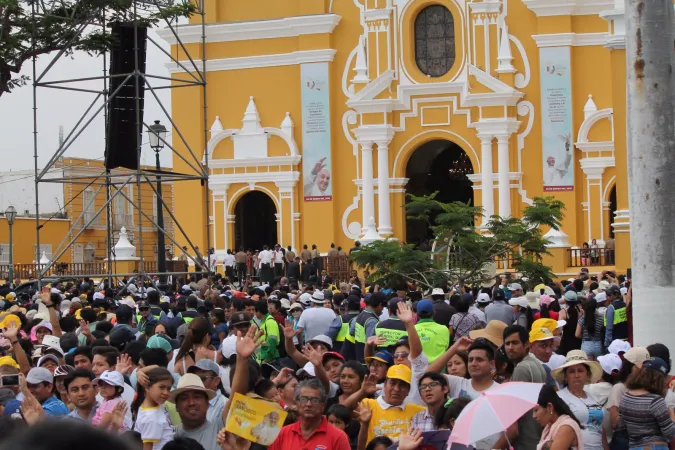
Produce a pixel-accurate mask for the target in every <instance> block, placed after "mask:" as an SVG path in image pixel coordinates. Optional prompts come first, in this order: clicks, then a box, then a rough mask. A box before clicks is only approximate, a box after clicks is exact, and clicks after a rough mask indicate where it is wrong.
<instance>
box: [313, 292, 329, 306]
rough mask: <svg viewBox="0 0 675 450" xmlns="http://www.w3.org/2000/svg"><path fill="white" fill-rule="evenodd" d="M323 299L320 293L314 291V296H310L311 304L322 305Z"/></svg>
mask: <svg viewBox="0 0 675 450" xmlns="http://www.w3.org/2000/svg"><path fill="white" fill-rule="evenodd" d="M325 299H326V298H325V297H324V295H323V292H321V291H314V294H312V302H314V303H323V302H324V300H325Z"/></svg>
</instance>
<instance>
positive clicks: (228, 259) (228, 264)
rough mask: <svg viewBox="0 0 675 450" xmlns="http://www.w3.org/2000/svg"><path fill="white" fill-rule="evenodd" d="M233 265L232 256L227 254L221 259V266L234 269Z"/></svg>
mask: <svg viewBox="0 0 675 450" xmlns="http://www.w3.org/2000/svg"><path fill="white" fill-rule="evenodd" d="M234 263H235V259H234V255H230V254H229V253H228V254H226V255H225V256H224V257H223V265H224V266H225V267H234Z"/></svg>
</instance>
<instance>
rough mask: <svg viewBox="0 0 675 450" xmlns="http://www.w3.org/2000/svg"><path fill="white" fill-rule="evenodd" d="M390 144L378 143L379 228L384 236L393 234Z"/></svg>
mask: <svg viewBox="0 0 675 450" xmlns="http://www.w3.org/2000/svg"><path fill="white" fill-rule="evenodd" d="M389 202H390V199H389V143H388V142H378V143H377V208H378V216H379V220H378V222H379V224H380V227H379V228H378V231H379V233H380V234H381V235H382V236H388V235H390V234H391V208H390V206H389Z"/></svg>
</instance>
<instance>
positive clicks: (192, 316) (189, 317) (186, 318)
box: [178, 309, 199, 326]
mask: <svg viewBox="0 0 675 450" xmlns="http://www.w3.org/2000/svg"><path fill="white" fill-rule="evenodd" d="M185 313H192V314H194V315H190V316H186V315H185ZM178 314H179V315H180V317H181V319H183V321H184V322H185V325H188V326H189V325H190V322H192V321H193V320H195V319H196V318H197V317H199V313H198V312H197V311H195V310H194V309H188V310H187V311H184V312H182V313H178Z"/></svg>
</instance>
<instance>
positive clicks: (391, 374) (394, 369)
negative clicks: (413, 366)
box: [387, 364, 412, 384]
mask: <svg viewBox="0 0 675 450" xmlns="http://www.w3.org/2000/svg"><path fill="white" fill-rule="evenodd" d="M387 379H390V380H401V381H405V382H406V383H408V384H410V383H411V381H412V370H410V367H408V366H406V365H403V364H396V365H394V366H391V367H390V368H389V370H387Z"/></svg>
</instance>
